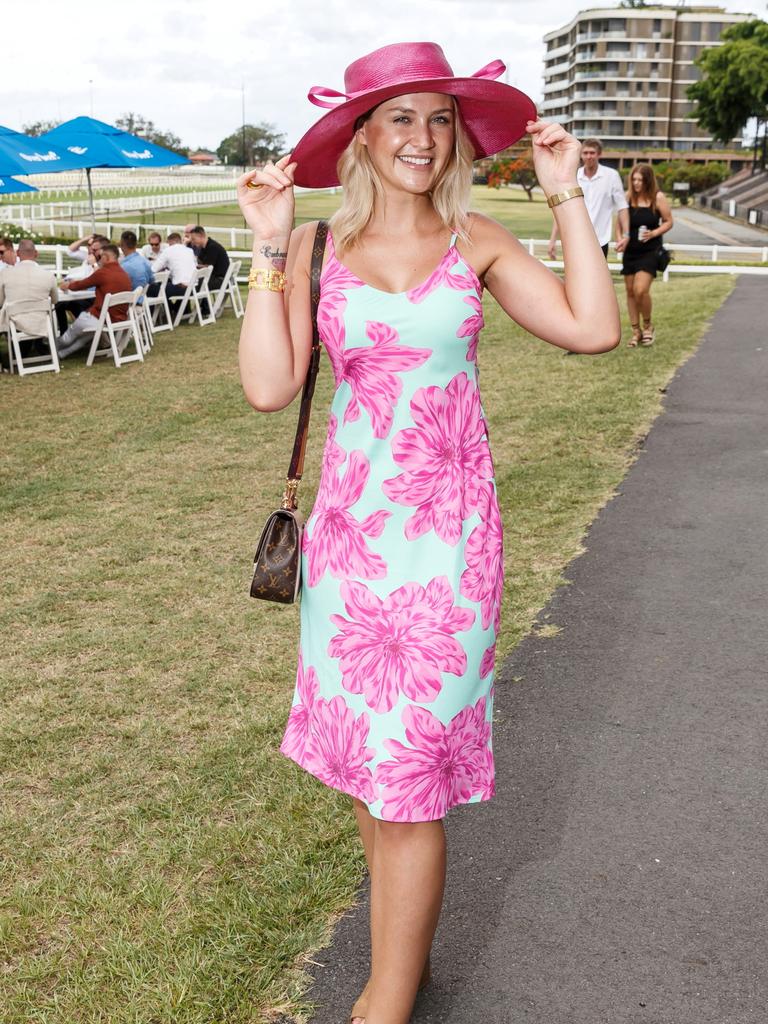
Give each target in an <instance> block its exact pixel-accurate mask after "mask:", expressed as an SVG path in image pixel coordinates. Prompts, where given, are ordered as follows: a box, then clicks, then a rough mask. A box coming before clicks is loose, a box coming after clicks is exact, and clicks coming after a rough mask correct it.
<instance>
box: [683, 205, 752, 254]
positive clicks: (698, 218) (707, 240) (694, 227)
mask: <svg viewBox="0 0 768 1024" xmlns="http://www.w3.org/2000/svg"><path fill="white" fill-rule="evenodd" d="M672 218H673V221H674V223H673V225H672V230H671V231H670V232H669V234H668V235H667V238H668V239H669V241H670V242H677V243H678V244H679V245H759V246H768V231H764V230H762V229H761V228H753V227H750V226H749V225H747V224H739V223H738V222H737V221H732V220H728V219H727V218H725V217H715V216H713V214H711V213H706V212H705V211H704V210H700V209H699V208H698V207H695V206H675V207H673V208H672Z"/></svg>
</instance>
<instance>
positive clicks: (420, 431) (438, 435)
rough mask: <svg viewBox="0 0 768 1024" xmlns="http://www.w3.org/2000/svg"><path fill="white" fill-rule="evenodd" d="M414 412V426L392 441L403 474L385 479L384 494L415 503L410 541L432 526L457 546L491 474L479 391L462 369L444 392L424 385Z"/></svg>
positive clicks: (414, 402)
mask: <svg viewBox="0 0 768 1024" xmlns="http://www.w3.org/2000/svg"><path fill="white" fill-rule="evenodd" d="M411 414H412V416H413V421H414V423H415V426H414V427H407V428H406V429H405V430H401V431H400V432H399V433H398V434H397V435H396V436H395V437H394V439H393V441H392V457H393V458H394V460H395V462H396V463H397V464H398V465H399V466H402V467H403V469H404V472H402V473H401V474H400V475H399V476H397V477H393V478H391V479H389V480H385V481H384V483H383V485H382V487H383V490H384V493H385V494H386V496H387V497H388V498H389V499H390V500H391V501H395V502H397V503H398V504H400V505H416V506H417V508H416V511H415V512H414V513H413V515H412V516H411V517H410V518H409V519H408V521H407V522H406V524H405V536H406V538H407V539H408V540H415V539H416V538H417V537H420V536H421V535H422V534H424V533H427V532H428V531H429V530H434V531H435V533H436V534H437V536H438V537H439V538H440V539H441V540H442V541H445V543H446V544H454V545H455V544H458V542H459V540H460V539H461V531H462V524H463V522H464V520H465V519H466V518H467V517H468V516H469V515H470V514H471V513H472V512H473V511H474V510H475V509H476V508H477V504H478V501H479V493H480V488H481V485H482V481H484V480H489V479H490V478H491V477H492V476H493V463H492V461H491V453H490V449H489V447H488V439H487V436H486V427H485V422H484V419H483V413H482V409H481V407H480V396H479V393H478V391H477V388H476V387H475V385H474V384H472V383H471V382H470V380H469V379H468V377H467V375H466V373H459V374H457V375H456V376H455V377H454V378H453V380H452V381H450V383H449V384H448V386H447V387H446V388H445V390H443V389H442V388H439V387H427V388H420V389H419V390H418V391H417V392H416V394H415V395H414V396H413V398H412V400H411Z"/></svg>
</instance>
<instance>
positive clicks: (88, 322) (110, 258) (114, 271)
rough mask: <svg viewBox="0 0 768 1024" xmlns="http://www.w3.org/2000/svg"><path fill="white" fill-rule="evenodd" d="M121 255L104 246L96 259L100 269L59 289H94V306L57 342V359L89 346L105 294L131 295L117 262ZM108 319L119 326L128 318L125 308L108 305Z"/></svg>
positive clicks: (117, 251)
mask: <svg viewBox="0 0 768 1024" xmlns="http://www.w3.org/2000/svg"><path fill="white" fill-rule="evenodd" d="M119 257H120V252H119V250H118V248H117V246H116V245H105V246H104V247H103V248H102V250H101V255H100V257H99V266H98V269H97V270H96V271H94V273H93V274H91V275H90V277H86V278H84V279H82V280H80V281H72V282H69V281H65V282H64V283H63V284H62V285H61V286H60V287H61V288H62V290H63V291H68V290H69V289H70V288H76V289H77V290H78V291H79V290H81V289H83V288H95V289H96V298H95V300H94V303H93V305H92V306H91V308H90V309H89V310H87V311H86V312H85V313H80V314H79V316H78V317H77V319H76V320H75V322H74V323H73V324H72V326H71V327H69V328H68V329H67V330H66V331H65V332H64V334H62V336H61V338H60V339H59V343H58V346H57V347H58V349H59V359H66V358H67V356H71V355H72V354H73V352H79V351H80V349H81V348H85V346H86V345H87V344H88V343H89V341H90V339H89V337H88V335H90V334H93V332H94V331H95V330H96V328H97V326H98V323H99V316H100V315H101V309H102V306H103V305H104V298H105V296H106V295H110V294H113V293H115V292H130V291H133V289H132V287H131V279H130V277H128V275H127V274H126V272H125V271H124V270H123V268H122V267H121V266H120V264H119V263H118V259H119ZM109 315H110V317H111V319H112V320H113V321H114V322H115V323H118V322H119V321H120V320H126V319H127V318H128V306H127V305H121V306H111V307H110V310H109Z"/></svg>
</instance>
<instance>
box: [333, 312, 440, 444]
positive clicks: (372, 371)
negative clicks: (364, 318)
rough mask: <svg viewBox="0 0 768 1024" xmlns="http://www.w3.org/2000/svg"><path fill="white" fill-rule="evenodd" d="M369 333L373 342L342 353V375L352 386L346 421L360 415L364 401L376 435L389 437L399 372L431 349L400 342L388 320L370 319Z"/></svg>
mask: <svg viewBox="0 0 768 1024" xmlns="http://www.w3.org/2000/svg"><path fill="white" fill-rule="evenodd" d="M366 334H367V335H368V337H369V338H370V340H371V341H372V342H373V346H368V345H366V346H360V347H358V348H349V349H347V350H346V351H345V352H344V353H343V356H342V362H343V367H342V371H341V376H342V378H343V379H344V380H346V381H348V383H349V386H350V387H351V388H352V397H351V398H350V400H349V403H348V405H347V408H346V409H345V410H344V422H345V423H348V422H349V421H350V420H356V419H359V417H360V406H361V405H362V406H363V408H364V409H366V410H367V412H368V415H369V416H370V417H371V424H372V426H373V436H374V437H386V436H387V434H388V433H389V429H390V427H391V426H392V417H393V416H394V406H395V402H396V401H397V399H398V398H399V397H400V393H401V392H402V390H403V382H402V380H401V379H400V377H399V374H400V373H404V372H405V371H406V370H413V369H415V368H416V367H417V366H421V365H422V363H425V362H426V361H427V359H429V357H430V356H431V355H432V350H431V349H429V348H411V347H410V346H406V345H398V344H397V342H398V334H397V331H395V330H394V329H393V328H392V327H390V326H389V325H388V324H382V323H377V322H375V321H369V322H368V323H367V324H366Z"/></svg>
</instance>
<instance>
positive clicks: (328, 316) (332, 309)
mask: <svg viewBox="0 0 768 1024" xmlns="http://www.w3.org/2000/svg"><path fill="white" fill-rule="evenodd" d="M327 249H328V251H327V255H326V259H325V266H324V267H323V273H322V275H321V277H320V303H319V305H318V308H317V329H318V332H319V334H320V337H321V338H322V340H323V343H324V345H325V348H326V351H327V352H328V357H329V359H330V361H331V367H332V368H333V374H334V378H335V380H336V385H337V386H338V384H339V383H340V381H341V377H342V371H343V361H342V352H343V351H344V345H345V333H346V332H345V328H344V312H345V310H346V308H347V296H346V292H347V291H349V289H351V288H362V287H363V282H362V281H361V280H360V278H358V277H355V275H354V274H353V273H352V271H351V270H347V268H346V267H345V266H344V264H343V263H339V261H338V259H337V258H336V250H335V249H334V245H333V239H332V238H331V236H330V234H329V235H328V242H327Z"/></svg>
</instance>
